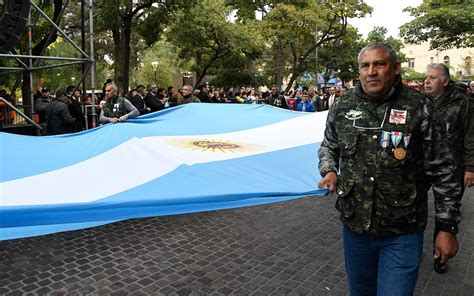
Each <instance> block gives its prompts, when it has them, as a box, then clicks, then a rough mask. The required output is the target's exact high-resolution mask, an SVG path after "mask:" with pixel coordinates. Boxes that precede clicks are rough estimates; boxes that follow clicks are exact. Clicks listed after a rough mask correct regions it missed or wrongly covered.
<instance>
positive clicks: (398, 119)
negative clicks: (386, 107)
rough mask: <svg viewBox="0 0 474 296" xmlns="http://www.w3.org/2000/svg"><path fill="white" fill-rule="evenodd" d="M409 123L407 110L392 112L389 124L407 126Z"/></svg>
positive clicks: (394, 110) (393, 110)
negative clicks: (407, 122)
mask: <svg viewBox="0 0 474 296" xmlns="http://www.w3.org/2000/svg"><path fill="white" fill-rule="evenodd" d="M406 121H407V110H397V109H392V110H390V118H389V119H388V122H389V123H393V124H405V123H406Z"/></svg>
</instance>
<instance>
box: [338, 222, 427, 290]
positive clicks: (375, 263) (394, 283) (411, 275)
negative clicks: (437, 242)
mask: <svg viewBox="0 0 474 296" xmlns="http://www.w3.org/2000/svg"><path fill="white" fill-rule="evenodd" d="M343 239H344V257H345V263H346V271H347V278H348V281H349V289H350V292H351V295H352V296H361V295H381V296H382V295H383V296H391V295H393V296H404V295H413V291H414V289H415V285H416V280H417V278H418V269H419V267H420V263H421V259H422V252H423V233H419V234H402V235H394V236H386V237H377V236H373V235H370V234H358V233H355V232H353V231H351V230H350V229H349V228H347V227H346V226H344V231H343Z"/></svg>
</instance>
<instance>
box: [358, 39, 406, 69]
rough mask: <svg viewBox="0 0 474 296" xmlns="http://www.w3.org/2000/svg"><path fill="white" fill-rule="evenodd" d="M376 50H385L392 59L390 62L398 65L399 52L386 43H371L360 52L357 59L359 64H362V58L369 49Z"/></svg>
mask: <svg viewBox="0 0 474 296" xmlns="http://www.w3.org/2000/svg"><path fill="white" fill-rule="evenodd" d="M375 48H380V49H383V50H385V51H386V52H387V53H388V55H389V57H390V61H392V64H393V65H394V66H395V65H396V64H397V62H398V57H397V52H396V51H395V49H393V47H391V46H390V45H388V44H385V43H371V44H369V45H366V46H364V48H362V49H361V50H360V52H359V56H358V57H357V63H359V62H360V57H361V56H362V54H363V53H364V51H366V50H369V49H375Z"/></svg>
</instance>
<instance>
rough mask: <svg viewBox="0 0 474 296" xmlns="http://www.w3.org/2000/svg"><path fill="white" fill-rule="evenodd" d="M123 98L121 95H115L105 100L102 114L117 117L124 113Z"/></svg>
mask: <svg viewBox="0 0 474 296" xmlns="http://www.w3.org/2000/svg"><path fill="white" fill-rule="evenodd" d="M124 100H125V99H124V98H122V97H115V98H113V99H110V100H107V101H106V102H105V104H104V106H102V110H103V111H104V116H106V117H115V118H119V117H120V116H122V115H125V114H126V113H127V112H126V111H125V104H124Z"/></svg>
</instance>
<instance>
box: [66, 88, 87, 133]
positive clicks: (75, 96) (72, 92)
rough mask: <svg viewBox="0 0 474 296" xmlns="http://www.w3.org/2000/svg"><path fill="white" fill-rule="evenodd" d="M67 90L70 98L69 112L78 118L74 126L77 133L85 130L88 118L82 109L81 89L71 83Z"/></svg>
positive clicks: (73, 128) (73, 129)
mask: <svg viewBox="0 0 474 296" xmlns="http://www.w3.org/2000/svg"><path fill="white" fill-rule="evenodd" d="M66 92H67V96H68V99H69V102H68V109H69V113H70V114H71V116H72V117H74V118H75V119H76V121H75V122H74V125H73V127H72V132H73V133H77V132H80V131H83V130H84V129H85V128H86V118H85V116H84V112H83V111H82V105H81V90H80V89H76V87H75V86H73V85H70V86H68V87H67V89H66Z"/></svg>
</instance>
